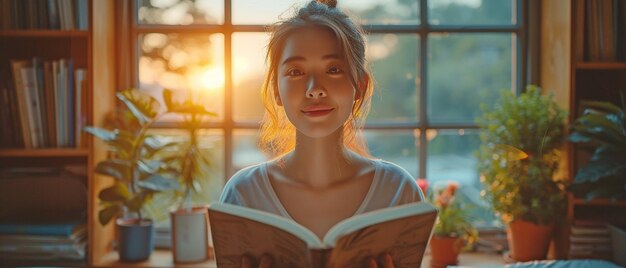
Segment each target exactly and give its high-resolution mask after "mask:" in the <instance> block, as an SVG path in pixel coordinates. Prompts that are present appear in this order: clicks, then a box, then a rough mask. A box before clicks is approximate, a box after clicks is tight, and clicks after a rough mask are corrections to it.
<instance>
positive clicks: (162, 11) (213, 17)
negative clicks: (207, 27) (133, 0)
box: [137, 0, 224, 25]
mask: <svg viewBox="0 0 626 268" xmlns="http://www.w3.org/2000/svg"><path fill="white" fill-rule="evenodd" d="M137 7H138V9H137V19H138V21H139V24H166V25H189V24H224V1H223V0H137Z"/></svg>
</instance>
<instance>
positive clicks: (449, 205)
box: [417, 179, 478, 247]
mask: <svg viewBox="0 0 626 268" xmlns="http://www.w3.org/2000/svg"><path fill="white" fill-rule="evenodd" d="M417 183H418V185H419V186H420V188H422V191H423V192H425V193H426V195H427V196H428V199H429V200H430V202H432V203H433V204H434V205H435V207H437V209H438V210H439V214H438V215H437V221H436V222H435V227H434V229H435V230H434V235H436V236H440V237H459V238H461V239H462V240H463V241H464V242H465V244H466V246H468V247H469V246H471V245H472V244H474V242H476V240H477V239H478V231H477V230H476V228H475V227H474V225H473V224H472V222H471V218H470V216H469V213H470V207H469V205H468V204H467V203H464V202H460V201H459V200H458V199H456V193H457V189H458V187H459V185H458V184H457V183H456V182H448V183H446V185H445V187H432V189H429V187H428V181H427V180H425V179H418V182H417Z"/></svg>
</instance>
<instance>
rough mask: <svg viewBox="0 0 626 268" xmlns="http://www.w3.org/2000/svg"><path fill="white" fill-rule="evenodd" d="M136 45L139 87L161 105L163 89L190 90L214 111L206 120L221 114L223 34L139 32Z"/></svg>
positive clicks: (222, 99) (222, 98)
mask: <svg viewBox="0 0 626 268" xmlns="http://www.w3.org/2000/svg"><path fill="white" fill-rule="evenodd" d="M138 44H139V51H140V55H139V64H138V65H139V88H140V89H142V90H143V91H144V92H146V93H148V94H150V95H152V96H153V97H155V98H156V99H157V100H159V101H160V102H161V103H162V104H163V98H162V90H163V89H164V88H167V89H172V90H174V91H181V92H186V91H187V90H191V91H192V92H193V94H194V96H195V99H197V100H198V101H200V102H202V103H204V104H205V106H206V108H207V110H209V111H211V112H215V113H217V114H218V117H216V118H215V117H211V118H210V120H219V119H222V118H223V117H224V115H223V110H224V35H222V34H210V35H184V34H162V33H149V34H144V35H140V36H139V42H138ZM181 95H184V94H182V93H181ZM162 109H165V105H164V104H163V105H162ZM175 118H177V117H175V116H168V117H165V118H164V120H175Z"/></svg>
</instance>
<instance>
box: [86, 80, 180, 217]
mask: <svg viewBox="0 0 626 268" xmlns="http://www.w3.org/2000/svg"><path fill="white" fill-rule="evenodd" d="M116 97H117V98H118V99H119V100H120V101H122V103H124V105H125V106H126V108H128V110H129V111H130V113H131V114H132V115H133V120H136V122H137V124H136V125H137V126H138V127H132V128H131V129H124V128H116V129H113V130H108V129H104V128H98V127H86V128H85V131H86V132H88V133H90V134H92V135H94V136H95V137H97V138H99V139H101V140H103V141H105V142H106V143H107V144H108V146H109V151H110V153H111V154H110V157H109V158H108V159H106V160H103V161H101V162H100V163H98V164H97V166H96V169H95V172H96V173H98V174H102V175H106V176H110V177H113V178H114V179H115V182H114V184H113V185H112V186H110V187H107V188H104V189H102V190H101V191H100V193H99V194H98V198H99V199H100V202H101V205H102V209H101V210H100V211H99V213H98V219H99V221H100V224H102V225H105V224H107V223H108V222H110V221H111V219H113V218H114V217H116V216H119V215H121V214H123V213H129V214H135V215H136V217H138V218H140V219H142V218H143V216H142V208H143V207H144V205H145V204H146V203H147V202H149V201H150V200H151V199H152V198H153V196H154V194H155V193H158V192H161V191H167V190H171V189H175V188H178V187H179V185H178V183H177V182H176V180H174V179H172V178H173V177H174V175H175V174H172V172H169V171H167V170H166V169H162V166H163V161H161V160H159V159H156V158H155V157H154V156H155V155H157V154H158V153H159V152H160V151H163V150H164V149H166V148H168V147H170V146H172V145H173V144H164V143H162V142H161V139H159V138H158V137H157V136H155V135H151V134H149V133H148V129H149V128H150V126H151V125H152V124H153V123H154V122H156V121H157V120H158V118H159V117H160V116H161V115H162V114H159V113H158V111H159V108H160V107H159V103H158V102H157V101H156V100H155V99H154V98H152V97H150V96H147V95H144V94H141V93H140V92H139V91H137V90H134V89H129V90H125V91H121V92H118V93H117V94H116ZM134 125H135V124H128V126H134Z"/></svg>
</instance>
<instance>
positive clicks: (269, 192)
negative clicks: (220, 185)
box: [220, 159, 424, 219]
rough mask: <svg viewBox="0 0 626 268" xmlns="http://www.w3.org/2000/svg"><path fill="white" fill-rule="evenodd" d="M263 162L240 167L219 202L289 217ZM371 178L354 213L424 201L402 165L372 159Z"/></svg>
mask: <svg viewBox="0 0 626 268" xmlns="http://www.w3.org/2000/svg"><path fill="white" fill-rule="evenodd" d="M267 165H268V163H267V162H264V163H261V164H258V165H254V166H250V167H247V168H244V169H242V170H240V171H239V172H237V173H236V174H235V175H233V177H232V178H231V179H230V180H229V181H228V182H227V183H226V186H224V191H222V195H221V197H220V203H228V204H233V205H239V206H244V207H249V208H253V209H258V210H262V211H266V212H269V213H273V214H276V215H279V216H283V217H286V218H289V219H293V218H292V217H291V216H290V215H289V213H288V212H287V210H286V209H285V207H284V206H283V205H282V203H281V202H280V200H279V199H278V196H277V195H276V192H274V188H272V185H271V183H270V180H269V176H268V173H267ZM374 166H375V171H374V178H373V179H372V184H371V185H370V188H369V191H368V192H367V194H366V195H365V198H364V199H363V203H361V206H360V207H359V208H358V209H357V210H356V212H355V214H354V215H358V214H361V213H365V212H368V211H372V210H376V209H381V208H387V207H393V206H398V205H402V204H407V203H413V202H417V201H420V200H424V195H423V194H422V191H421V190H420V188H419V187H418V186H417V183H415V180H414V179H413V177H412V176H411V174H409V173H408V172H407V171H406V170H405V169H403V168H402V167H400V166H398V165H396V164H393V163H391V162H387V161H384V160H380V159H378V160H374Z"/></svg>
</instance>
